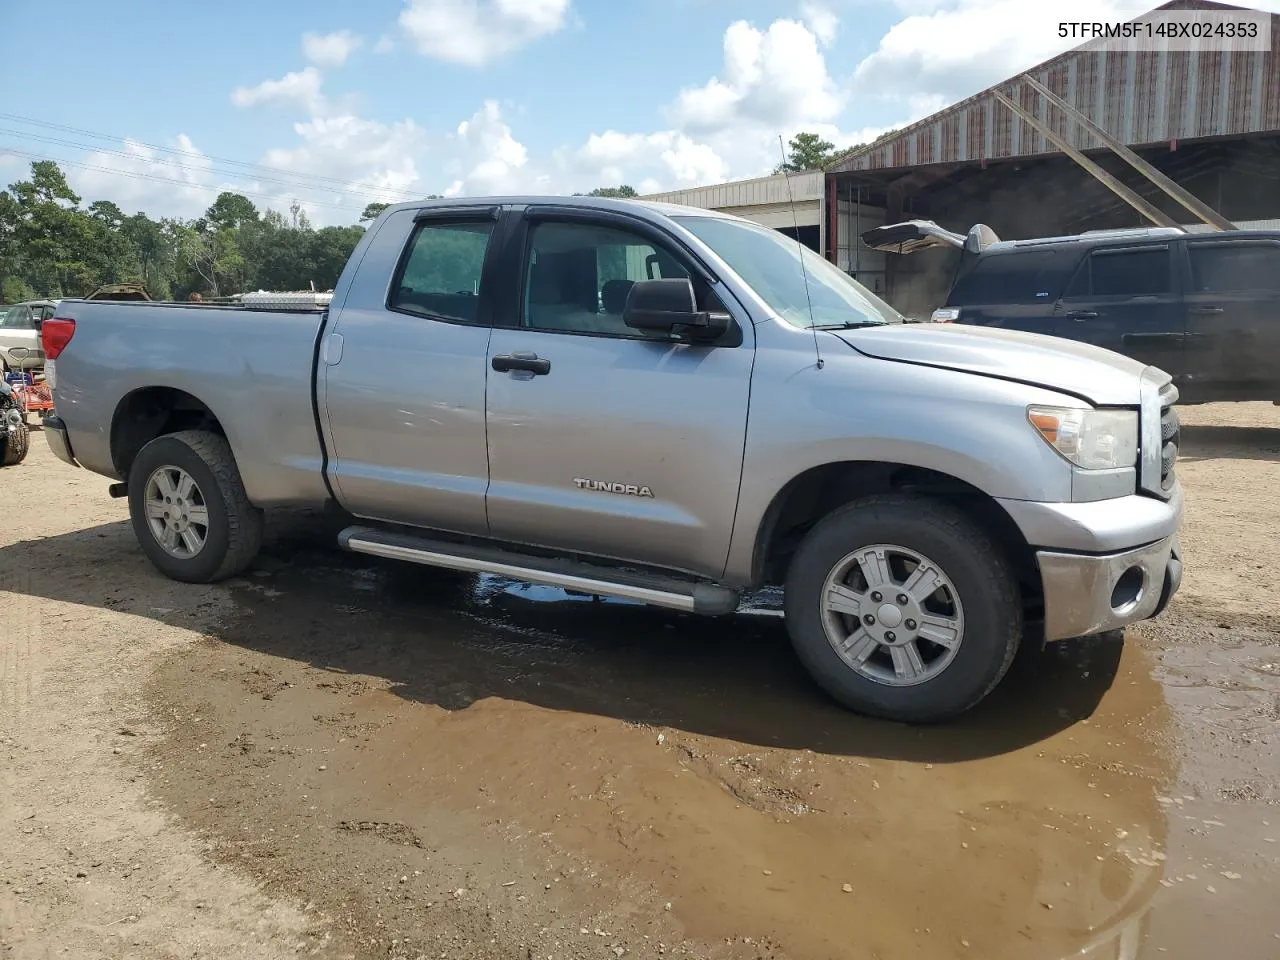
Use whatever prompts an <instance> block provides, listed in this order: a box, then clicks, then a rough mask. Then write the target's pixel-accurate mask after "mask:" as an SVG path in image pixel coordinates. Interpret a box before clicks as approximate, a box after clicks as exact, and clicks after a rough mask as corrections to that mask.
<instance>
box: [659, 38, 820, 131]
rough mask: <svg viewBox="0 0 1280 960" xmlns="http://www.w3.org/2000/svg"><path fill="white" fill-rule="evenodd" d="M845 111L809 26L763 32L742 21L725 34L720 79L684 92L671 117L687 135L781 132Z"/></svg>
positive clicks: (677, 100) (717, 77)
mask: <svg viewBox="0 0 1280 960" xmlns="http://www.w3.org/2000/svg"><path fill="white" fill-rule="evenodd" d="M842 106H843V97H842V95H841V93H840V91H839V89H838V88H837V87H836V84H835V82H834V81H833V80H832V79H831V76H830V74H829V73H828V72H827V64H826V60H825V58H824V57H823V56H822V52H821V51H820V49H819V43H818V38H817V36H815V34H814V33H813V32H812V31H811V30H810V29H809V28H808V27H806V26H805V25H804V24H803V23H800V22H798V21H795V20H775V21H774V22H773V23H771V24H770V25H769V27H768V28H767V29H766V30H763V31H762V30H759V29H757V28H756V27H754V26H752V25H751V24H750V23H748V22H747V21H745V20H739V21H737V22H736V23H733V24H731V25H730V26H729V29H727V30H726V31H725V34H724V68H723V70H722V71H721V73H720V75H719V76H716V77H713V78H712V79H711V80H709V81H708V82H707V83H706V84H704V85H703V86H701V87H693V88H689V89H686V90H682V91H680V94H679V96H678V97H677V99H676V102H675V104H674V105H673V106H672V107H671V109H670V110H669V115H670V117H671V119H672V121H673V122H674V123H675V125H676V126H677V127H679V128H680V129H682V130H686V131H688V132H690V133H714V132H719V131H722V130H725V129H727V128H729V127H733V126H736V125H739V124H742V123H748V124H756V125H764V126H769V127H773V128H778V129H781V128H788V127H792V126H794V125H795V124H796V123H799V122H806V123H811V122H813V121H815V120H816V121H830V120H832V119H834V118H835V117H836V116H837V115H838V114H839V113H840V110H841V108H842Z"/></svg>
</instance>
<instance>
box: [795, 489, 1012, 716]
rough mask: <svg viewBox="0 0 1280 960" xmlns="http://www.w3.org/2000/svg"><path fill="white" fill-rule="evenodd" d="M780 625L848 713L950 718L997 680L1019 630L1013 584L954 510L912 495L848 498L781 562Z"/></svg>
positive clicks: (993, 548) (998, 554)
mask: <svg viewBox="0 0 1280 960" xmlns="http://www.w3.org/2000/svg"><path fill="white" fill-rule="evenodd" d="M786 613H787V627H788V630H789V632H790V634H791V638H792V643H793V645H794V646H795V649H796V653H797V654H798V656H799V657H800V659H801V660H802V661H803V662H804V664H805V666H806V667H807V668H808V669H809V671H810V673H811V674H812V675H813V677H814V679H816V680H817V682H818V683H819V684H820V685H821V686H822V687H823V688H824V689H825V690H826V691H827V692H828V693H830V694H831V695H832V696H833V697H835V699H837V700H838V701H840V702H841V703H842V704H844V705H845V706H847V707H849V708H850V709H853V710H856V711H858V712H859V713H865V714H868V715H871V716H877V717H883V718H886V719H890V720H900V721H906V722H911V723H932V722H938V721H941V720H947V719H950V718H952V717H954V716H956V715H958V714H960V713H963V712H964V711H966V710H968V709H969V708H970V707H972V706H974V705H975V704H977V703H978V702H979V701H980V700H982V699H983V698H984V697H985V696H986V695H987V694H988V693H990V692H991V690H992V689H994V688H995V686H996V684H997V683H999V682H1000V679H1001V678H1002V677H1003V676H1004V674H1005V672H1006V671H1007V670H1008V668H1009V664H1010V663H1011V662H1012V661H1013V657H1014V654H1015V653H1016V652H1017V649H1018V642H1019V640H1020V639H1021V635H1022V607H1021V603H1020V596H1019V593H1018V588H1017V580H1016V578H1015V576H1014V573H1013V570H1012V568H1011V567H1010V565H1009V562H1008V561H1007V560H1006V559H1005V556H1004V554H1003V552H1002V551H1001V550H1000V548H999V547H998V546H997V545H996V544H995V543H994V541H992V539H991V538H990V537H988V536H987V535H986V534H985V533H983V531H982V530H981V529H980V528H979V527H977V526H976V525H975V524H973V523H972V522H971V521H970V520H968V519H967V518H966V517H965V516H964V515H963V514H961V513H959V512H957V511H955V510H954V509H952V508H950V507H948V506H947V505H945V504H942V503H939V502H936V501H932V500H928V499H925V498H918V497H905V496H882V497H873V498H869V499H867V500H863V501H859V502H856V503H852V504H849V505H847V506H844V507H842V508H840V509H839V510H836V511H835V512H833V513H831V514H830V515H828V516H827V517H826V518H825V519H823V520H822V521H820V522H819V523H818V525H817V526H815V527H814V529H813V530H811V531H810V533H809V535H808V536H807V537H806V538H805V540H804V542H803V543H802V544H801V545H800V548H799V550H798V551H797V552H796V555H795V557H794V558H793V559H792V562H791V567H790V570H789V571H788V577H787V590H786Z"/></svg>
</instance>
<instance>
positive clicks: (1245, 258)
mask: <svg viewBox="0 0 1280 960" xmlns="http://www.w3.org/2000/svg"><path fill="white" fill-rule="evenodd" d="M1188 253H1189V254H1190V256H1191V292H1192V293H1254V292H1259V293H1280V243H1274V242H1263V243H1206V244H1197V243H1193V244H1191V245H1190V247H1189V248H1188Z"/></svg>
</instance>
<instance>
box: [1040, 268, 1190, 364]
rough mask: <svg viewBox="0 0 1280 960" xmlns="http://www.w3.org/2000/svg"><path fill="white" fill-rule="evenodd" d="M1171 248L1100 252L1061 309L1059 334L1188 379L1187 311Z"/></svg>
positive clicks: (1065, 296) (1073, 284) (1080, 272)
mask: <svg viewBox="0 0 1280 960" xmlns="http://www.w3.org/2000/svg"><path fill="white" fill-rule="evenodd" d="M1175 249H1176V246H1175V245H1174V244H1170V243H1159V244H1142V245H1136V246H1117V247H1095V248H1094V249H1093V250H1091V251H1090V252H1089V255H1088V256H1087V257H1085V258H1084V260H1083V261H1082V262H1081V264H1080V266H1079V268H1078V269H1077V270H1076V274H1075V276H1074V277H1073V278H1072V280H1071V282H1070V283H1069V284H1068V285H1067V289H1066V292H1065V293H1064V294H1063V297H1062V299H1061V301H1060V302H1059V303H1058V307H1057V323H1056V331H1057V334H1058V336H1060V337H1065V338H1067V339H1068V340H1081V341H1083V342H1085V343H1091V344H1094V345H1095V346H1099V347H1105V348H1106V349H1108V350H1114V351H1115V352H1116V353H1121V354H1124V355H1125V356H1127V357H1132V358H1133V359H1134V360H1138V361H1140V362H1142V363H1149V364H1152V365H1154V366H1157V367H1159V368H1160V369H1161V370H1164V371H1165V372H1166V373H1168V374H1170V375H1171V376H1172V377H1174V379H1175V380H1177V379H1181V378H1183V377H1184V376H1185V373H1186V368H1185V364H1184V361H1183V340H1184V337H1185V335H1186V314H1185V311H1184V309H1183V305H1182V300H1181V294H1180V291H1179V284H1178V279H1177V278H1178V273H1177V271H1176V270H1175V269H1174V264H1175V261H1174V251H1175Z"/></svg>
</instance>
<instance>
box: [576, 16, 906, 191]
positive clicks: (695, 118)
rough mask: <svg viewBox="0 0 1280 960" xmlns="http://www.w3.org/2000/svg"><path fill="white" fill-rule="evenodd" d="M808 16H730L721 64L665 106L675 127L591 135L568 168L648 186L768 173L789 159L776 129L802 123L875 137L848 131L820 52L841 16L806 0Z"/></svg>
mask: <svg viewBox="0 0 1280 960" xmlns="http://www.w3.org/2000/svg"><path fill="white" fill-rule="evenodd" d="M802 16H803V17H804V22H801V21H798V20H791V19H780V20H775V21H774V22H773V23H771V24H769V26H768V27H767V28H765V29H760V28H758V27H756V26H754V25H752V24H750V23H748V22H747V21H743V20H739V21H737V22H735V23H732V24H730V26H729V27H728V29H726V31H725V34H724V43H723V47H724V62H723V65H722V67H721V69H720V70H719V71H718V72H717V74H716V75H715V76H714V77H712V78H711V79H710V80H709V81H707V82H706V83H705V84H703V85H701V86H697V87H690V88H686V89H684V90H681V91H680V92H679V93H678V95H677V96H676V98H675V100H674V102H673V103H671V104H670V105H669V106H668V108H667V118H668V120H670V122H671V126H670V128H669V129H667V130H662V131H658V132H652V133H622V132H618V131H616V130H608V131H606V132H604V133H598V134H593V135H592V136H591V137H590V138H588V140H587V142H586V143H585V144H584V145H583V146H582V147H581V148H579V149H578V150H577V151H575V152H573V153H571V154H569V155H568V156H567V157H565V156H562V157H561V166H562V168H563V169H564V171H565V175H566V176H568V177H573V178H582V179H584V180H594V181H595V183H603V184H610V185H613V184H617V183H632V184H633V185H635V183H636V182H639V183H642V184H644V188H643V192H647V193H651V192H655V191H658V190H666V189H672V188H677V187H689V186H698V185H702V184H707V183H714V182H717V181H721V180H725V179H728V178H739V177H752V176H760V175H763V174H766V173H769V172H770V171H771V170H772V169H773V168H774V167H775V166H777V164H778V163H779V162H780V161H781V159H782V151H781V147H780V145H779V143H778V138H779V136H781V137H782V138H783V140H784V141H785V140H789V139H790V138H791V137H792V136H794V135H795V134H796V133H798V132H800V131H801V130H807V131H810V132H813V133H817V134H818V135H820V136H822V137H823V138H824V139H827V140H829V141H831V142H832V143H834V144H835V145H836V146H837V147H841V148H843V147H848V146H852V145H854V144H856V143H862V142H865V141H866V140H869V139H872V138H874V137H875V136H876V135H877V134H879V133H880V132H881V131H880V130H879V129H868V130H859V131H844V130H842V129H841V128H840V126H839V125H838V123H837V121H838V120H839V118H840V115H841V113H842V110H843V109H844V106H845V102H846V96H845V92H844V91H843V90H842V89H841V88H840V86H839V84H837V83H836V81H835V79H834V78H833V77H832V76H831V74H830V72H829V71H828V69H827V65H826V60H825V58H824V56H823V54H822V47H823V45H824V43H825V42H826V41H827V40H829V39H830V38H832V37H833V36H834V35H835V32H836V29H837V27H838V21H837V19H836V17H835V15H834V14H832V13H831V12H830V9H829V8H827V7H825V6H820V5H819V4H816V3H807V4H805V5H804V7H803V9H802ZM824 38H825V39H824ZM592 185H595V184H592ZM637 189H640V188H639V187H638V188H637Z"/></svg>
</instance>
